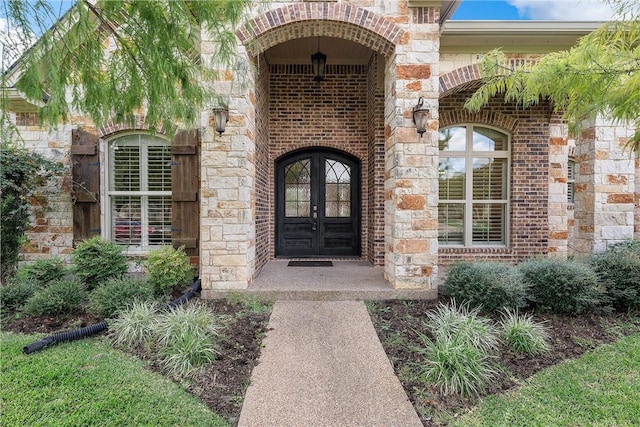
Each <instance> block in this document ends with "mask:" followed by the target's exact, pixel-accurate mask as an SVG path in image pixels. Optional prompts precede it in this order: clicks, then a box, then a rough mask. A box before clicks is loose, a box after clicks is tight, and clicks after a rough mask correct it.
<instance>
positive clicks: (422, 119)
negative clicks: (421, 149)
mask: <svg viewBox="0 0 640 427" xmlns="http://www.w3.org/2000/svg"><path fill="white" fill-rule="evenodd" d="M428 115H429V109H428V108H427V107H425V106H424V100H423V99H422V97H420V99H418V103H417V104H416V106H415V107H413V123H414V124H415V125H416V131H417V132H418V133H419V134H420V138H422V134H423V133H425V132H426V131H427V116H428Z"/></svg>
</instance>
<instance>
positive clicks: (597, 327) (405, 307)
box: [371, 298, 640, 426]
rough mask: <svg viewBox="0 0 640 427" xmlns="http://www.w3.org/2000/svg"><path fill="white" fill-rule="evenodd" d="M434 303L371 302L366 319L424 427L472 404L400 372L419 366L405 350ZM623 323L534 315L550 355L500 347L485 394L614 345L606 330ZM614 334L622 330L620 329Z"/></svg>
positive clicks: (615, 317)
mask: <svg viewBox="0 0 640 427" xmlns="http://www.w3.org/2000/svg"><path fill="white" fill-rule="evenodd" d="M440 302H444V303H446V302H447V300H446V298H441V300H440ZM437 304H438V301H417V300H414V301H384V302H373V303H371V306H372V307H373V310H372V320H373V323H374V326H375V327H376V330H377V332H378V336H379V337H380V340H381V342H382V345H383V347H384V348H385V351H386V352H387V355H388V357H389V360H390V361H391V363H392V365H393V367H394V369H395V371H396V374H398V377H399V378H400V380H401V382H402V383H403V384H402V385H403V387H404V389H405V391H406V393H407V395H408V396H409V399H410V400H411V401H412V403H413V405H414V407H415V408H416V410H417V412H418V414H419V415H420V418H421V420H422V422H423V424H424V425H425V426H438V425H445V421H443V420H445V419H446V417H442V416H438V414H443V413H446V414H449V415H448V416H449V417H450V416H452V414H456V413H464V412H466V411H467V410H468V409H469V408H470V407H472V406H473V405H474V404H475V403H476V402H477V401H476V400H474V399H463V398H460V397H458V396H444V395H442V394H440V393H439V392H438V391H437V390H436V389H434V388H430V389H427V390H425V387H424V385H422V384H421V383H420V382H419V381H417V380H415V376H414V380H413V381H411V377H412V376H411V375H406V371H408V370H411V367H412V365H415V364H417V363H419V362H420V361H421V358H422V356H421V355H420V354H419V353H417V352H416V351H413V350H412V349H411V347H412V346H414V345H415V346H417V345H418V343H419V341H418V339H417V334H416V332H415V331H416V330H424V328H423V327H422V324H421V323H422V320H423V319H425V312H427V311H428V310H432V309H433V308H434V307H435V306H436V305H437ZM623 318H624V320H626V321H629V319H630V318H629V317H628V316H626V315H623V314H615V313H613V314H601V315H597V314H585V315H581V316H567V315H554V314H539V315H535V316H534V319H535V320H536V321H538V322H544V323H545V325H546V326H547V327H548V332H549V338H550V339H549V344H550V350H551V351H550V352H549V353H548V354H545V355H541V356H535V357H527V356H523V355H521V354H518V353H514V352H511V351H510V350H509V349H507V348H505V347H502V348H501V349H500V354H499V356H498V360H497V362H498V363H499V365H501V366H503V367H504V368H505V369H501V370H500V372H499V374H498V377H497V378H496V379H495V381H492V382H491V384H489V386H488V390H487V392H486V393H485V395H488V394H496V393H503V392H505V391H507V390H509V389H511V388H514V387H515V386H517V385H518V384H519V383H521V382H522V381H523V380H525V379H526V378H529V377H530V376H531V375H533V374H535V373H536V372H538V371H540V370H541V369H544V368H546V367H549V366H551V365H556V364H558V363H560V362H562V361H564V360H567V359H573V358H577V357H579V356H580V355H582V354H583V353H584V352H586V351H588V350H591V349H593V348H596V347H598V346H600V345H602V344H606V343H611V342H613V341H615V339H616V337H615V336H614V335H612V333H611V332H610V331H611V330H612V328H615V325H616V324H617V323H618V321H619V320H621V319H623ZM634 319H635V320H634V321H635V322H636V326H638V327H639V328H640V321H639V320H638V319H637V318H634ZM619 333H625V331H624V330H620V331H619ZM394 343H402V344H401V345H397V344H396V345H394ZM403 372H404V374H403ZM434 415H435V417H434ZM453 416H455V415H453Z"/></svg>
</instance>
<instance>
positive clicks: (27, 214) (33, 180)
mask: <svg viewBox="0 0 640 427" xmlns="http://www.w3.org/2000/svg"><path fill="white" fill-rule="evenodd" d="M0 96H5V95H4V91H3V94H2V95H0ZM3 127H4V125H3ZM2 136H3V140H2V143H0V193H2V201H1V202H0V205H1V211H0V229H2V233H0V271H1V272H2V273H1V275H2V279H5V278H6V277H8V276H9V275H10V274H11V273H13V271H14V270H15V267H16V265H17V263H18V260H19V254H20V247H21V246H22V244H24V243H25V242H26V238H25V232H26V231H27V230H28V229H29V227H30V226H31V215H32V214H33V213H34V211H35V210H36V209H37V210H39V211H44V210H46V208H47V194H48V192H49V189H50V188H52V184H53V183H54V179H55V178H56V177H57V176H59V175H60V174H61V173H62V171H63V167H62V164H60V163H56V162H53V161H51V160H49V159H46V158H45V157H43V156H42V155H40V154H38V153H35V152H31V151H28V150H25V149H23V148H19V147H17V146H15V144H12V143H11V142H10V141H11V135H8V134H6V132H5V129H3V132H2ZM5 138H7V139H5Z"/></svg>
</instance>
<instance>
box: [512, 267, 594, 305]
mask: <svg viewBox="0 0 640 427" xmlns="http://www.w3.org/2000/svg"><path fill="white" fill-rule="evenodd" d="M519 268H520V271H522V273H523V274H524V277H525V280H526V282H527V283H529V284H530V285H531V290H530V293H531V296H530V299H531V302H532V304H533V305H534V307H535V308H536V310H540V311H551V312H553V313H568V314H580V313H584V312H588V311H595V310H597V309H602V308H605V307H604V303H605V302H606V294H605V292H604V290H603V288H602V286H600V284H599V283H598V276H597V275H596V273H595V272H594V271H593V270H592V269H591V268H590V267H589V266H588V265H586V264H583V263H580V262H576V261H566V260H559V259H551V258H548V259H533V260H529V261H527V262H524V263H522V264H520V266H519Z"/></svg>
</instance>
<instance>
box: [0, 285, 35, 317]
mask: <svg viewBox="0 0 640 427" xmlns="http://www.w3.org/2000/svg"><path fill="white" fill-rule="evenodd" d="M35 291H36V288H35V287H34V286H33V285H32V284H30V283H28V282H23V281H20V280H11V281H9V283H7V284H6V285H4V286H0V309H2V310H3V311H4V310H12V311H13V310H17V309H19V308H20V307H22V306H23V305H24V304H25V303H26V302H27V300H28V299H29V298H30V297H31V296H32V295H33V293H34V292H35Z"/></svg>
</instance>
